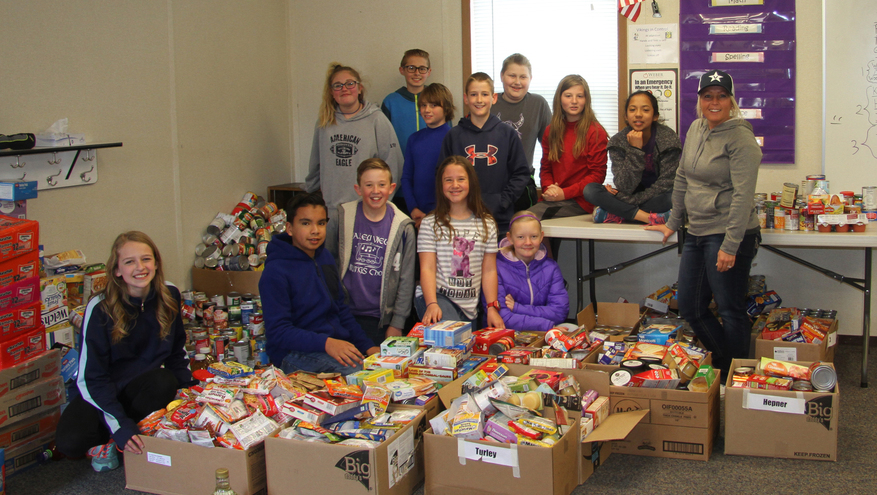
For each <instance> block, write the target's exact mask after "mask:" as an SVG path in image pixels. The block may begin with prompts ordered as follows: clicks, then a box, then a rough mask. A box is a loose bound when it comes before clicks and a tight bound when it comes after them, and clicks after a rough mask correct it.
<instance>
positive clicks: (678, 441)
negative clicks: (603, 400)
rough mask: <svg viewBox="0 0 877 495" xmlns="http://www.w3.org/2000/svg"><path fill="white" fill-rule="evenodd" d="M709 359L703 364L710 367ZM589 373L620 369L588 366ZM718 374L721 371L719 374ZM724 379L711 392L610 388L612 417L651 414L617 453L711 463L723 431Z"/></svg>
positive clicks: (621, 442)
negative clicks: (716, 443) (714, 447)
mask: <svg viewBox="0 0 877 495" xmlns="http://www.w3.org/2000/svg"><path fill="white" fill-rule="evenodd" d="M711 362H712V356H710V355H707V357H706V358H705V359H704V360H703V362H702V363H701V364H710V363H711ZM585 367H586V369H589V370H596V371H604V372H606V373H607V376H608V374H609V373H611V372H613V371H615V370H617V369H618V366H610V365H604V364H596V363H587V364H586V365H585ZM717 372H718V370H717ZM720 383H721V376H717V377H716V380H715V381H714V382H713V384H712V385H711V386H710V388H709V390H707V392H692V391H690V390H674V389H659V388H645V387H618V386H614V385H613V386H610V387H609V404H610V407H611V408H612V414H618V413H623V412H629V411H642V410H647V411H649V414H648V415H647V416H646V417H645V418H644V419H643V421H642V422H641V423H640V424H638V425H637V426H636V427H635V428H634V429H633V431H632V432H631V433H630V435H628V436H627V437H626V438H625V439H624V440H619V441H617V442H615V443H614V444H613V452H616V453H622V454H632V455H643V456H651V457H669V458H677V459H695V460H703V461H708V460H709V457H710V454H711V452H712V450H713V444H714V441H715V436H716V434H717V433H718V429H719V428H718V427H719V409H720V408H719V399H720V398H719V385H720Z"/></svg>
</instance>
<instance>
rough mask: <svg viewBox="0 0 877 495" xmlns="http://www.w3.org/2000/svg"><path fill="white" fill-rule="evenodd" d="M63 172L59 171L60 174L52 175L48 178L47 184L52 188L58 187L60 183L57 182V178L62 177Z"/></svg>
mask: <svg viewBox="0 0 877 495" xmlns="http://www.w3.org/2000/svg"><path fill="white" fill-rule="evenodd" d="M61 172H62V170H61V169H58V173H57V174H55V175H50V176H48V177H46V182H47V183H48V184H49V185H50V186H52V187H55V186H57V185H58V182H57V181H55V177H57V176H59V175H61Z"/></svg>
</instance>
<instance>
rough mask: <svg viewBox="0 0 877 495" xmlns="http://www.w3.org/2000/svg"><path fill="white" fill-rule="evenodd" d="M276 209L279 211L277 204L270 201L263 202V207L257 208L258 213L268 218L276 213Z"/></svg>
mask: <svg viewBox="0 0 877 495" xmlns="http://www.w3.org/2000/svg"><path fill="white" fill-rule="evenodd" d="M278 211H279V208H277V205H276V204H274V203H271V202H268V203H265V206H263V207H262V208H261V209H260V210H259V213H260V214H261V215H262V216H263V217H265V218H269V219H270V218H271V217H273V216H274V215H276V214H277V212H278Z"/></svg>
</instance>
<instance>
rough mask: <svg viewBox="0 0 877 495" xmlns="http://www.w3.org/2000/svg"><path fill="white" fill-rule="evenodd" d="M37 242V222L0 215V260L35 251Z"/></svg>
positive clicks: (38, 238) (38, 232)
mask: <svg viewBox="0 0 877 495" xmlns="http://www.w3.org/2000/svg"><path fill="white" fill-rule="evenodd" d="M39 243H40V231H39V224H38V223H37V222H34V221H33V220H22V219H19V218H12V217H6V216H3V215H0V261H6V260H9V259H12V258H15V257H16V256H21V255H22V254H25V253H29V252H31V251H37V246H38V245H39Z"/></svg>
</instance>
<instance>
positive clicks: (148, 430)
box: [137, 409, 167, 436]
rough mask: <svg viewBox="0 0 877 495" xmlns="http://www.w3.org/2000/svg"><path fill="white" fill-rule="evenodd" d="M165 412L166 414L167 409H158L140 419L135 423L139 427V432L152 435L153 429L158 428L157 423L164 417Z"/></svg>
mask: <svg viewBox="0 0 877 495" xmlns="http://www.w3.org/2000/svg"><path fill="white" fill-rule="evenodd" d="M165 414H167V409H159V410H158V411H154V412H152V413H150V414H149V415H148V416H146V417H145V418H143V419H141V420H140V422H139V423H137V426H138V427H139V428H140V433H141V434H143V435H148V436H152V435H153V434H154V433H155V430H157V429H158V425H159V423H160V422H161V420H162V419H163V418H164V416H165Z"/></svg>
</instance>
